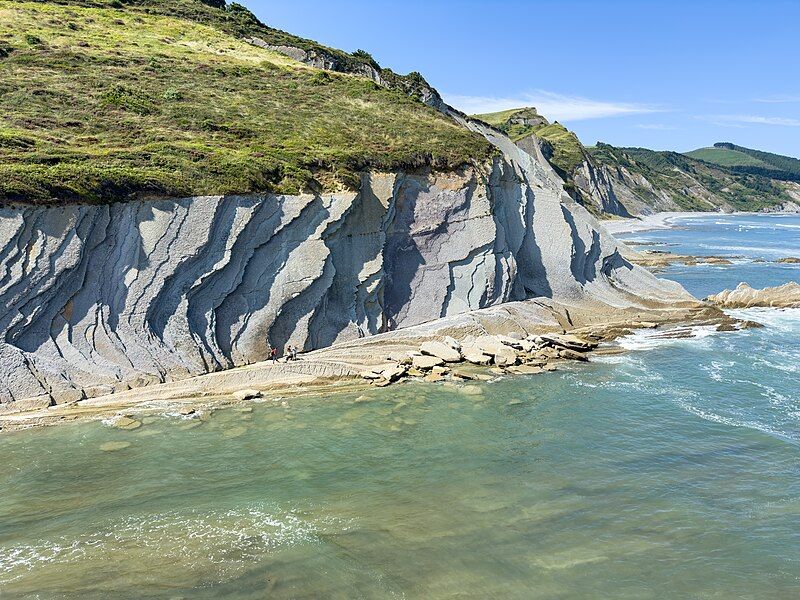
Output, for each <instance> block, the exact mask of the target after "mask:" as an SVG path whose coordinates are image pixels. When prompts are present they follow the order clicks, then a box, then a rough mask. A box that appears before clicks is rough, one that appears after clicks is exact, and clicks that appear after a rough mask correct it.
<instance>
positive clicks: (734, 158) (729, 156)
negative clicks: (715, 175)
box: [685, 147, 768, 167]
mask: <svg viewBox="0 0 800 600" xmlns="http://www.w3.org/2000/svg"><path fill="white" fill-rule="evenodd" d="M685 154H686V156H690V157H691V158H696V159H697V160H702V161H704V162H707V163H711V164H713V165H719V166H721V167H739V166H753V167H767V166H768V165H767V164H766V163H765V162H763V161H760V160H758V159H756V158H753V157H752V156H748V155H747V154H745V153H744V152H739V151H738V150H730V149H728V148H717V147H711V148H699V149H697V150H692V151H691V152H686V153H685Z"/></svg>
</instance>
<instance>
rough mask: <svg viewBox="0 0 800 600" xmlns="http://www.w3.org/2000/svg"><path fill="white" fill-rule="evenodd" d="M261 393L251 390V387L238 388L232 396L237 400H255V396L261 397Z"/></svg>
mask: <svg viewBox="0 0 800 600" xmlns="http://www.w3.org/2000/svg"><path fill="white" fill-rule="evenodd" d="M263 395H264V394H262V393H261V392H260V391H258V390H251V389H247V390H238V391H235V392H233V397H234V398H236V399H237V400H241V401H244V400H255V399H256V398H261V397H262V396H263Z"/></svg>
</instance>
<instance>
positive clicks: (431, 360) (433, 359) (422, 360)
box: [411, 355, 444, 371]
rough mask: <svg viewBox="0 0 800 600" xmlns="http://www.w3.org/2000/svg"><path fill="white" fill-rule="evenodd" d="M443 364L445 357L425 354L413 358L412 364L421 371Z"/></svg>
mask: <svg viewBox="0 0 800 600" xmlns="http://www.w3.org/2000/svg"><path fill="white" fill-rule="evenodd" d="M443 364H444V359H442V358H439V357H438V356H431V355H423V356H415V357H414V358H412V359H411V365H412V366H413V367H414V368H415V369H419V370H420V371H427V370H428V369H432V368H433V367H438V366H440V365H443Z"/></svg>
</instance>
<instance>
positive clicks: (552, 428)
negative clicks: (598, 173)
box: [0, 217, 800, 599]
mask: <svg viewBox="0 0 800 600" xmlns="http://www.w3.org/2000/svg"><path fill="white" fill-rule="evenodd" d="M736 218H739V217H736ZM726 219H734V218H733V217H726ZM759 219H761V218H759ZM766 219H770V218H766ZM775 219H782V217H775ZM766 222H767V223H770V222H772V221H770V220H767V221H766ZM778 222H780V223H786V222H787V221H778ZM690 226H693V225H691V224H690ZM750 231H760V230H750ZM790 231H791V230H790ZM645 235H647V236H650V237H649V239H650V240H651V241H653V242H666V243H674V242H673V241H672V240H673V239H674V238H673V237H672V236H674V235H676V232H672V231H664V232H648V233H646V234H639V236H641V237H644V236H645ZM680 235H681V236H686V237H685V238H684V239H683V240H682V241H681V242H680V243H683V244H690V243H692V242H691V239H690V237H691V230H688V231H682V232H681V233H680ZM697 235H698V240H700V238H702V241H697V242H696V243H704V244H713V243H714V238H713V234H711V233H709V232H708V231H702V232H700V233H698V234H697ZM749 235H750V234H748V233H747V231H744V232H743V233H742V239H741V240H740V242H741V243H742V244H747V243H750V241H751V238H750V237H749ZM789 235H790V234H789ZM788 239H789V241H788V242H786V244H788V245H790V244H795V246H794V248H793V250H794V251H793V252H792V251H791V250H792V248H786V249H787V252H785V253H784V255H792V254H797V253H798V244H797V243H796V238H788ZM792 240H794V241H792ZM722 243H723V242H720V245H722ZM709 253H710V254H716V253H718V251H717V250H712V251H710V252H709ZM758 265H759V266H758V268H759V269H762V268H763V269H765V270H764V272H763V275H764V276H765V277H769V278H778V277H780V275H776V274H775V273H774V272H773V271H771V269H777V268H778V267H777V266H776V265H774V264H773V265H770V264H760V263H759V264H758ZM740 266H741V267H742V268H749V267H752V265H750V264H749V263H744V262H743V263H742V264H741V265H734V267H731V269H735V268H738V267H740ZM753 268H755V267H753ZM780 269H782V267H781V268H780ZM767 270H770V271H769V273H770V274H768V273H767ZM704 272H705V273H707V274H708V276H707V278H706V282H705V283H704V285H706V286H707V287H708V288H709V289H711V288H712V287H713V288H714V289H712V291H718V289H721V286H722V287H724V286H728V287H729V284H728V283H727V281H728V280H729V278H730V277H731V276H732V277H734V278H736V276H735V274H732V273H730V272H729V271H728V270H727V269H720V270H711V269H708V270H706V271H704ZM779 272H781V273H784V271H783V270H780V271H779ZM786 272H789V271H786ZM669 274H670V276H672V277H674V278H676V279H679V280H681V277H682V275H681V273H680V272H670V273H669ZM693 276H694V275H691V277H693ZM717 276H718V277H717ZM715 277H717V278H716V279H714V278H715ZM737 283H738V282H737ZM780 283H782V281H780ZM746 316H747V317H748V318H751V319H755V320H760V321H762V322H763V323H765V325H766V327H765V328H764V329H751V330H747V331H744V332H737V333H727V334H721V333H714V332H711V331H707V330H704V329H702V328H700V329H698V330H697V336H696V337H695V338H693V339H685V340H659V339H653V338H652V337H649V336H650V335H651V333H652V332H645V333H641V334H637V335H636V336H633V337H631V338H628V339H626V340H624V341H623V344H624V345H625V346H626V347H628V348H629V349H630V352H628V353H626V354H623V355H613V356H606V357H603V358H601V359H596V360H594V361H593V362H592V363H590V364H588V365H581V366H576V367H572V368H570V369H567V370H562V371H559V372H556V373H552V374H545V375H537V376H533V377H515V378H508V379H501V380H498V381H495V382H490V383H482V384H468V385H458V386H456V385H432V384H407V385H402V386H394V387H391V388H387V389H384V390H381V389H375V390H367V391H362V392H353V393H348V394H342V395H338V396H332V397H328V398H318V399H313V398H312V399H302V400H292V401H291V402H290V403H289V405H288V406H287V407H282V406H281V405H280V403H273V402H266V403H262V404H256V405H253V412H252V413H244V412H241V411H240V410H237V409H227V410H221V411H217V412H215V413H214V414H213V415H212V417H211V418H210V420H209V421H207V422H204V423H200V422H199V421H194V420H186V419H181V418H179V417H177V416H164V417H159V418H152V419H147V422H146V423H145V425H144V426H143V427H142V428H140V429H138V430H135V431H119V430H116V429H113V428H110V427H107V426H104V425H102V424H101V423H89V424H69V425H64V426H61V427H56V428H52V429H49V430H41V431H34V432H22V433H18V434H11V435H2V436H0V453H2V456H3V457H4V459H3V461H2V462H0V486H1V487H0V489H2V494H0V597H2V598H6V597H8V598H15V597H35V598H109V597H113V598H148V597H153V598H219V597H226V598H247V599H250V598H253V599H255V598H548V599H549V598H553V599H556V598H557V599H563V598H636V599H640V598H659V599H660V598H715V599H716V598H720V599H722V598H724V599H729V598H796V597H797V596H798V594H799V593H800V526H798V523H800V453H798V450H799V449H800V446H799V444H800V393H798V391H797V383H798V376H797V369H798V366H797V365H798V364H800V335H798V334H800V311H793V310H790V311H772V310H752V311H747V312H746ZM109 442H129V443H130V445H129V446H127V447H125V448H122V449H119V450H116V451H114V452H107V451H104V450H102V449H101V446H103V445H104V444H107V443H109Z"/></svg>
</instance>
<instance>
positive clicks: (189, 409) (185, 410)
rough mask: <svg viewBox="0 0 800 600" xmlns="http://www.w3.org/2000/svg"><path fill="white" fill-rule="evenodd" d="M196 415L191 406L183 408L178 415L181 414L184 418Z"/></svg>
mask: <svg viewBox="0 0 800 600" xmlns="http://www.w3.org/2000/svg"><path fill="white" fill-rule="evenodd" d="M194 413H195V410H194V409H193V408H192V407H191V406H182V407H181V409H180V410H179V411H178V414H180V415H181V416H182V417H188V416H190V415H193V414H194Z"/></svg>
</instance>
